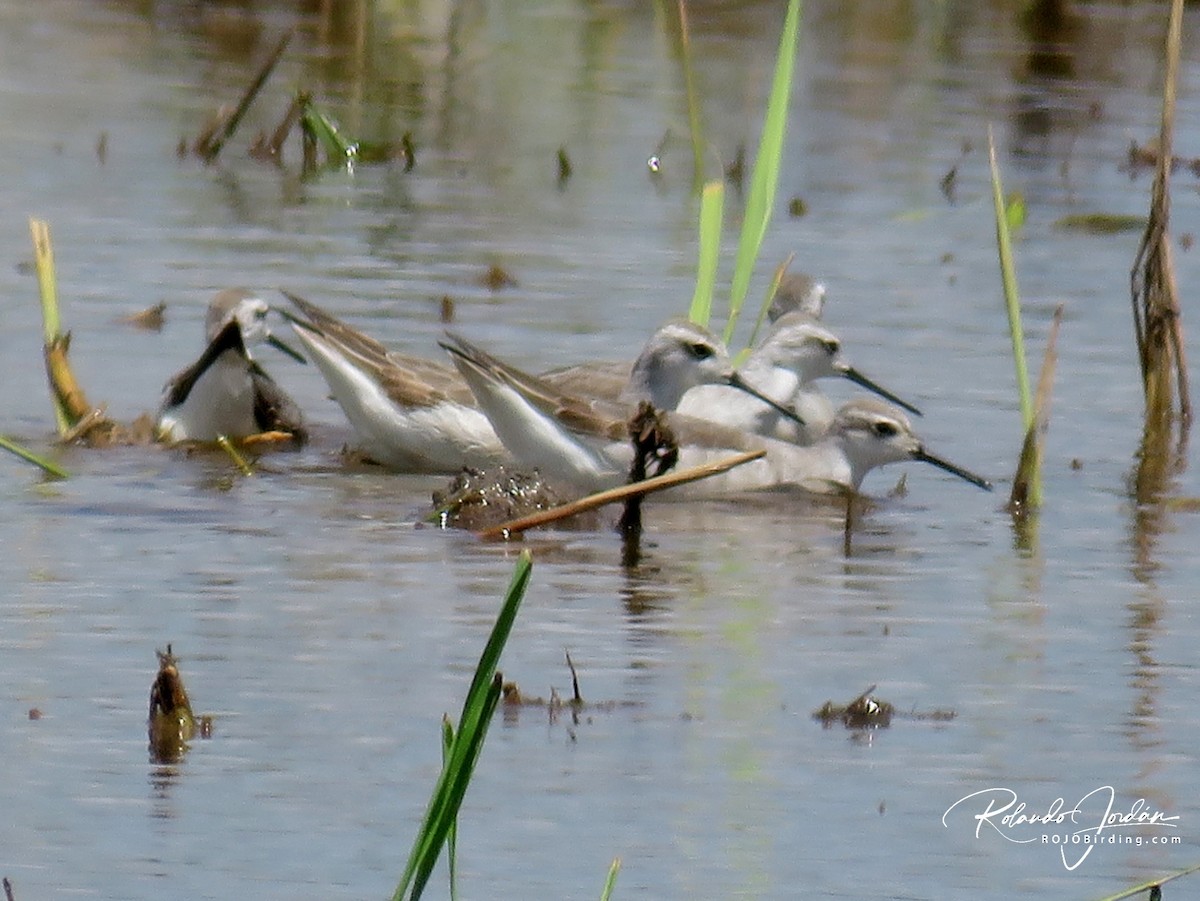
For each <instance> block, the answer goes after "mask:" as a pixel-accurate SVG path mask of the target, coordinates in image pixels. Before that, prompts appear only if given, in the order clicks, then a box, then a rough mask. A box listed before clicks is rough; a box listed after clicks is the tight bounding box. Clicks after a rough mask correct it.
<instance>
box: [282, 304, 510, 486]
mask: <svg viewBox="0 0 1200 901" xmlns="http://www.w3.org/2000/svg"><path fill="white" fill-rule="evenodd" d="M283 294H284V295H285V296H286V297H287V298H288V300H290V301H291V302H292V303H293V304H294V305H295V306H296V308H297V309H298V310H299V311H300V312H301V313H302V314H303V315H304V319H300V318H299V317H296V316H293V315H291V314H288V313H284V316H285V317H286V318H287V320H288V321H289V322H290V323H291V325H292V330H293V331H294V332H295V333H296V337H297V338H298V339H299V340H300V343H301V344H303V345H304V347H305V349H306V350H307V351H308V353H309V356H311V357H312V359H313V361H314V362H315V363H316V364H317V368H318V369H320V370H321V375H323V376H324V377H325V382H326V384H327V385H328V386H329V391H330V393H331V394H332V395H333V399H334V400H335V401H337V403H338V405H339V406H340V407H341V408H342V411H343V412H344V413H345V414H346V418H347V419H348V420H350V425H351V426H353V427H354V431H355V433H356V434H357V435H358V439H359V443H360V445H361V447H362V450H363V452H364V453H365V454H367V456H369V457H370V458H371V459H372V460H374V461H375V462H377V463H379V464H381V465H384V466H388V467H390V468H393V469H398V470H401V471H405V472H448V473H454V472H458V471H460V470H461V469H462V468H463V467H464V466H470V467H478V468H482V467H486V466H490V465H493V464H496V463H503V462H508V461H509V460H511V456H510V455H509V453H508V451H507V450H505V448H504V445H503V444H501V443H500V439H499V438H497V437H496V433H495V432H494V431H493V430H492V425H491V423H490V422H489V421H488V418H487V416H485V415H484V414H483V413H482V412H481V411H480V410H479V409H478V408H477V407H476V405H475V400H474V397H473V396H472V394H471V392H470V389H468V388H467V387H466V385H465V384H464V383H463V381H462V379H460V378H458V376H457V374H456V373H455V371H454V370H453V369H452V368H451V367H447V366H443V365H440V364H438V363H435V362H433V361H431V360H425V359H423V358H421V357H413V356H407V355H402V354H398V353H394V352H390V351H388V349H387V348H386V347H384V346H383V345H382V344H380V343H379V342H378V341H376V340H375V339H374V338H371V337H369V336H368V335H365V334H363V333H362V332H360V331H358V330H357V329H354V328H351V327H350V326H348V325H346V324H345V323H344V322H342V321H341V320H339V319H337V318H336V317H334V316H332V315H331V314H329V313H327V312H326V311H325V310H323V309H322V308H321V307H319V306H317V305H316V304H314V303H311V302H310V301H307V300H305V299H304V298H302V297H297V296H296V295H295V294H290V293H288V292H287V291H284V292H283Z"/></svg>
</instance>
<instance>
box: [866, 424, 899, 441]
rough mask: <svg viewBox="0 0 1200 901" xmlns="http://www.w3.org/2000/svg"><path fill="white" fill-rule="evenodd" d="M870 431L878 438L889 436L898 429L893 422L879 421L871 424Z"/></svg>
mask: <svg viewBox="0 0 1200 901" xmlns="http://www.w3.org/2000/svg"><path fill="white" fill-rule="evenodd" d="M871 431H872V432H874V433H875V434H876V435H878V436H879V437H880V438H891V437H892V436H893V435H895V434H897V433H898V432H899V431H900V430H899V429H898V428H896V424H895V423H894V422H887V421H880V422H876V423H873V424H872V425H871Z"/></svg>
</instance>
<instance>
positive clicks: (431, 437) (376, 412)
mask: <svg viewBox="0 0 1200 901" xmlns="http://www.w3.org/2000/svg"><path fill="white" fill-rule="evenodd" d="M284 294H285V295H286V296H287V297H288V299H289V300H291V301H292V303H294V304H295V305H296V307H297V309H299V310H300V312H301V313H302V314H304V317H305V319H304V320H301V319H299V318H297V317H294V316H287V318H288V319H289V321H290V322H291V323H292V327H293V329H294V330H295V332H296V335H297V337H298V338H299V339H300V341H301V343H302V344H303V345H304V346H305V348H306V349H307V350H308V352H309V354H310V355H311V356H312V358H313V359H314V360H315V361H316V363H317V367H318V368H319V369H320V370H321V373H322V374H323V375H324V377H325V380H326V382H327V383H328V385H329V388H330V391H331V392H332V394H333V396H334V400H336V401H337V402H338V404H339V405H340V406H341V407H342V410H343V411H344V412H345V413H346V418H347V419H349V420H350V423H351V425H352V426H353V427H354V430H355V432H356V433H357V434H358V437H359V439H360V441H361V443H362V446H363V450H364V451H365V452H366V453H367V454H368V455H369V456H370V457H371V458H372V459H374V460H376V461H377V462H379V463H382V464H384V465H387V466H391V467H393V468H397V469H404V470H410V471H414V470H415V471H428V472H457V471H459V470H460V469H462V468H463V467H464V466H487V465H491V464H494V463H498V462H504V461H507V460H509V459H511V456H510V453H509V451H507V450H506V449H505V446H504V444H503V443H501V441H500V439H499V438H498V437H496V433H495V431H494V430H493V428H492V426H491V424H490V422H489V420H488V418H487V416H486V415H485V414H484V413H483V412H482V411H480V410H479V409H478V408H477V406H476V405H475V402H474V398H473V396H472V394H471V391H470V389H469V388H468V387H467V386H466V384H465V383H464V382H463V380H462V378H461V377H459V376H458V375H457V374H456V371H455V370H454V369H453V368H450V367H443V366H438V365H437V364H436V363H433V362H432V361H429V360H425V359H423V358H420V357H410V356H406V355H401V354H396V353H391V352H389V351H388V350H387V349H386V348H385V347H384V346H383V345H382V344H380V343H379V342H378V341H376V340H375V339H373V338H370V337H368V336H367V335H364V334H363V333H362V332H359V331H358V330H356V329H353V328H351V327H350V326H348V325H346V324H345V323H343V322H341V321H340V320H338V319H337V318H336V317H334V316H332V315H330V314H329V313H327V312H326V311H324V310H322V309H321V308H320V307H318V306H317V305H316V304H313V303H311V302H310V301H307V300H304V299H303V298H300V297H297V296H296V295H294V294H290V293H288V292H286V291H285V292H284ZM285 315H286V314H285ZM623 381H624V385H625V387H624V391H623V394H622V400H623V401H626V402H629V401H638V400H648V401H650V402H651V403H653V404H654V405H655V406H656V407H659V408H660V409H673V408H674V407H675V405H676V404H677V403H678V402H679V399H680V398H681V397H683V395H684V394H685V393H686V392H687V390H688V389H689V388H691V387H693V386H695V385H698V384H705V383H721V384H726V385H732V386H734V387H736V388H738V389H739V390H741V391H744V392H747V393H750V394H751V395H753V396H755V397H757V398H758V399H759V400H760V401H762V402H763V403H767V404H773V401H772V400H771V399H770V398H768V397H765V396H763V395H761V394H758V393H757V392H755V391H754V389H753V388H751V387H750V386H749V385H745V384H744V383H743V382H742V380H741V379H740V377H739V376H738V374H737V373H736V372H735V371H734V369H733V366H732V364H731V363H730V361H729V355H728V353H727V352H726V351H725V347H724V345H723V344H722V343H721V342H720V340H719V339H717V338H715V337H714V336H713V335H711V334H709V333H708V332H707V331H705V330H704V329H702V328H700V327H699V326H696V325H693V324H691V323H687V322H669V323H667V324H666V325H664V326H663V327H662V328H660V329H659V330H658V331H656V332H655V333H654V334H653V335H652V336H651V337H650V340H649V341H648V342H647V343H646V346H645V347H644V348H643V350H642V353H641V355H640V356H639V357H638V360H637V361H636V362H635V363H634V365H633V367H632V369H627V370H626V374H625V377H624V380H623ZM776 406H777V405H776ZM780 412H781V414H782V415H791V414H789V412H788V411H787V410H782V411H780Z"/></svg>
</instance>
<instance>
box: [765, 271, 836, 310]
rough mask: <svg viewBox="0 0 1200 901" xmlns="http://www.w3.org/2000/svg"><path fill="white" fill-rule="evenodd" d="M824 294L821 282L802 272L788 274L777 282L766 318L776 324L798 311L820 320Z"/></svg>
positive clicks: (823, 308) (823, 305) (823, 286)
mask: <svg viewBox="0 0 1200 901" xmlns="http://www.w3.org/2000/svg"><path fill="white" fill-rule="evenodd" d="M825 293H826V292H825V285H824V283H823V282H819V281H817V280H816V279H814V278H813V277H812V276H811V275H808V274H806V273H803V272H790V273H788V274H787V275H785V276H784V277H783V278H781V279H780V280H779V287H778V288H776V289H775V296H774V297H772V298H771V306H770V307H769V308H768V309H767V317H768V318H769V319H770V320H771V321H772V322H778V321H779V319H781V318H782V317H783V316H785V315H786V314H788V313H791V312H794V311H798V312H800V313H807V314H808V315H809V316H811V317H812V318H813V319H820V318H821V313H822V312H824V310H825Z"/></svg>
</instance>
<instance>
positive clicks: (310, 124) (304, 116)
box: [299, 94, 358, 166]
mask: <svg viewBox="0 0 1200 901" xmlns="http://www.w3.org/2000/svg"><path fill="white" fill-rule="evenodd" d="M299 100H300V124H301V126H302V127H303V128H304V130H305V131H306V132H307V133H308V134H310V135H312V136H313V138H314V139H315V140H316V141H317V143H319V144H320V145H321V147H322V148H323V149H324V150H325V157H326V159H328V160H329V162H330V163H331V164H332V163H341V164H342V165H344V166H352V165H353V164H354V160H355V159H356V158H357V157H358V143H357V142H356V141H351V140H349V139H348V138H346V137H345V136H344V135H343V134H342V133H341V130H340V129H339V128H338V126H337V124H336V123H334V121H333V120H332V119H330V118H329V116H327V115H325V113H324V112H322V111H321V110H320V109H318V108H317V105H316V104H315V103H313V102H312V98H311V97H309V96H308V95H307V94H301V95H300V96H299Z"/></svg>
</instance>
